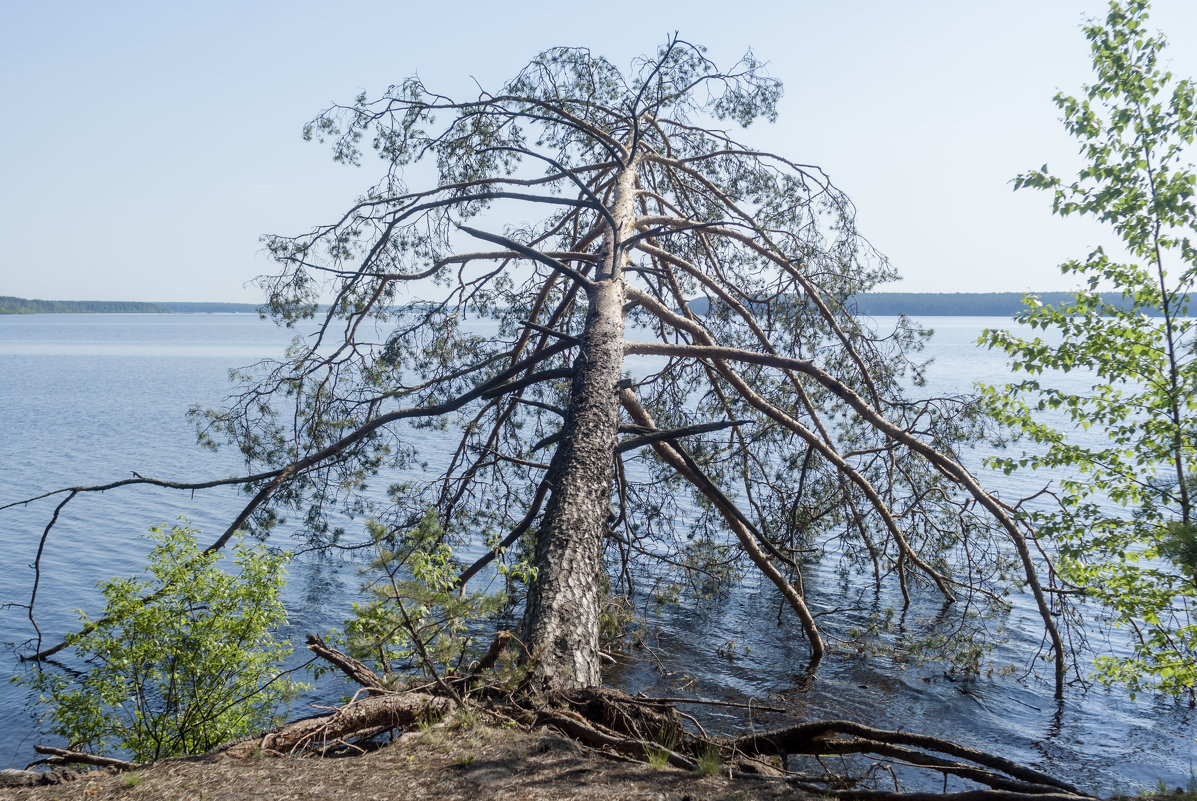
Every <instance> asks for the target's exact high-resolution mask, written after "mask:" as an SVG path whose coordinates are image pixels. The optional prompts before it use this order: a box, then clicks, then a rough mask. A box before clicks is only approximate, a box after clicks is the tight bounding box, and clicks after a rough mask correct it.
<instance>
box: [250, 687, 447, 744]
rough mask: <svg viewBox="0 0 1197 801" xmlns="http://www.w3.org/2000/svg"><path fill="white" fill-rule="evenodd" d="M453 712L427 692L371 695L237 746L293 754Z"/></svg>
mask: <svg viewBox="0 0 1197 801" xmlns="http://www.w3.org/2000/svg"><path fill="white" fill-rule="evenodd" d="M453 709H454V704H453V702H452V701H450V700H449V699H448V698H442V697H441V696H438V695H429V694H428V693H414V692H411V693H402V694H397V695H374V696H369V697H367V698H362V699H359V700H357V701H353V702H352V703H349V704H347V705H345V706H343V707H341V708H339V709H337V710H335V711H334V712H333V713H332V714H330V715H325V716H323V717H316V718H308V719H306V720H300V721H297V722H295V723H291V724H288V725H286V726H283V727H281V728H279V729H276V730H274V731H271V732H267V733H266V734H265V735H264V736H263V737H261V738H260V739H259V740H257V742H247V743H241V744H240V745H239V746H237V751H238V753H236V754H234V753H233V751H232V750H230V751H229V752H227V753H229V754H230V755H231V756H240V755H241V754H240V753H239V752H241V751H252V750H253V749H254V748H258V749H261V750H263V751H278V752H282V753H294V752H296V751H300V750H303V749H305V748H308V747H323V746H324V745H326V744H328V743H330V742H336V741H338V740H344V739H345V738H350V737H356V736H358V735H360V734H361V733H363V732H367V731H370V732H373V733H377V732H378V731H385V730H387V729H409V728H413V727H415V726H418V725H420V724H421V723H425V722H429V721H435V720H439V719H440V718H442V717H444V716H445V715H447V714H449V712H451V711H452V710H453Z"/></svg>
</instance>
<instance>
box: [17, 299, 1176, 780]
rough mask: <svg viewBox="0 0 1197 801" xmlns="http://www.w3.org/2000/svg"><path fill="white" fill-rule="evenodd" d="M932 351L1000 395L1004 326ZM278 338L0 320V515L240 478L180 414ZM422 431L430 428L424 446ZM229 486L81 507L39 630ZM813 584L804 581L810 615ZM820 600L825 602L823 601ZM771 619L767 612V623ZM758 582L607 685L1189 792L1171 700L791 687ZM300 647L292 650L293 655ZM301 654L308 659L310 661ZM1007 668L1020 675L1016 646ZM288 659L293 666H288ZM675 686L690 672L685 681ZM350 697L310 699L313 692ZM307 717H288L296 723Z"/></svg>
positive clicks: (323, 613)
mask: <svg viewBox="0 0 1197 801" xmlns="http://www.w3.org/2000/svg"><path fill="white" fill-rule="evenodd" d="M925 322H927V323H928V324H930V325H931V326H932V327H934V328H935V329H936V332H937V333H936V336H935V338H934V339H933V341H932V344H931V346H930V348H929V350H928V355H929V356H933V357H934V358H935V365H934V367H933V368H932V370H931V372H930V374H929V387H928V391H929V392H947V391H953V390H964V389H967V388H968V386H969V385H970V384H971V382H972V381H973V380H975V379H981V380H986V381H990V382H993V383H999V382H1001V381H1002V380H1004V378H1005V376H1006V372H1005V362H1004V361H1003V360H1002V358H1001V357H1000V356H997V355H995V354H989V353H986V352H985V351H980V350H978V349H977V348H976V346H975V345H974V344H973V343H974V342H975V341H976V338H977V335H978V334H979V333H980V331H981V329H982V328H985V327H1001V326H1004V325H1005V324H1006V322H1007V321H1006V320H1005V319H1003V318H936V319H930V320H926V321H925ZM290 337H291V334H290V332H286V331H279V330H278V329H276V328H274V327H273V326H272V325H270V324H269V323H264V322H262V321H260V320H258V319H257V318H256V317H254V316H252V315H231V314H220V315H161V316H160V315H35V316H0V465H2V469H3V478H4V480H3V482H2V483H0V505H2V504H5V503H10V502H12V501H15V500H19V499H23V498H27V497H30V496H33V495H36V494H38V493H40V492H44V491H46V490H48V489H54V488H58V487H63V486H73V485H79V484H88V483H106V482H109V481H112V480H114V479H118V478H122V477H126V476H129V475H130V473H131V471H136V472H138V473H140V474H142V475H153V476H156V477H162V478H170V479H179V480H195V479H198V478H215V477H222V476H226V475H230V474H234V473H238V472H240V471H241V469H242V466H241V465H240V464H239V460H238V459H237V458H236V455H235V454H229V453H224V452H221V453H210V452H208V451H204V450H201V449H199V448H197V447H196V446H195V445H194V439H195V437H194V432H193V430H192V428H191V426H190V425H189V424H188V422H187V420H186V419H185V413H186V411H187V409H188V408H189V407H190V406H192V405H193V404H200V405H216V404H218V403H219V402H220V400H221V398H222V396H223V395H224V393H225V391H226V388H227V382H226V376H227V371H228V369H229V368H230V367H238V366H244V365H247V364H250V363H252V362H254V361H256V360H258V359H261V358H266V357H271V356H275V355H277V354H279V353H281V351H282V349H283V347H285V345H286V343H287V342H288V341H289V340H290ZM424 436H427V434H425V435H424ZM987 479H988V484H989V486H991V487H993V488H994V489H996V490H998V491H999V492H1001V494H1003V495H1006V496H1007V497H1015V496H1021V495H1023V494H1026V492H1027V490H1029V489H1030V488H1032V487H1035V486H1037V485H1038V484H1039V483H1041V479H1034V478H1031V477H1030V476H1016V477H1013V478H1010V477H1005V476H990V477H987ZM241 502H242V498H241V497H240V496H239V495H238V494H237V492H236V491H235V490H227V491H208V492H206V493H204V494H202V495H197V496H196V497H195V498H191V497H189V496H186V495H180V494H178V493H169V492H165V491H163V492H157V491H146V490H143V489H137V490H135V491H127V490H126V491H116V492H111V493H106V494H104V495H85V496H81V497H79V498H77V499H76V500H75V501H73V502H72V503H71V505H70V506H69V507H68V508H67V510H66V511H65V512H64V514H63V517H62V519H61V520H60V521H59V523H58V524H57V526H56V527H55V529H54V531H53V533H52V535H51V539H50V542H49V544H48V547H47V551H46V556H45V557H44V559H43V578H42V585H41V588H40V590H39V604H38V623H39V625H40V627H41V629H42V632H43V634H44V636H45V637H46V639H47V641H57V638H58V637H60V636H61V635H62V634H63V633H65V632H67V631H70V630H71V629H72V628H73V624H75V623H76V621H77V616H76V615H75V614H73V613H72V612H71V610H72V609H77V608H86V609H89V610H94V609H96V607H97V597H98V596H97V592H96V590H95V585H96V583H97V582H99V581H102V580H104V579H107V578H109V577H111V576H115V575H132V574H134V573H138V572H140V565H141V560H142V558H143V557H144V554H145V552H146V551H147V550H148V548H147V544H146V542H145V541H144V540H143V539H142V535H143V534H144V532H145V531H146V530H147V529H148V527H149V526H150V525H152V524H154V523H160V522H171V521H173V520H175V519H176V518H178V517H179V516H186V517H187V518H188V519H189V520H190V521H191V522H192V524H193V525H195V526H196V527H198V528H200V529H202V530H204V531H206V532H213V533H215V532H219V531H222V530H223V528H224V526H225V525H226V524H227V521H228V519H229V518H230V517H231V516H232V514H233V513H235V510H236V509H238V508H239V506H240V503H241ZM54 503H55V501H53V500H42V501H38V502H36V503H33V504H30V505H29V506H28V507H18V508H15V509H8V510H5V511H3V512H0V543H2V545H0V547H2V548H3V554H4V564H5V569H4V570H3V571H0V604H4V603H24V602H25V601H27V599H28V594H29V587H30V582H31V578H32V571H31V570H29V569H28V567H27V565H28V564H29V563H30V562H32V560H33V557H34V553H35V551H36V547H37V541H38V538H39V535H40V533H41V531H42V528H43V527H44V526H45V523H46V521H47V520H48V519H49V517H50V514H51V513H52V510H53V506H54ZM820 582H822V585H825V586H826V587H827V588H828V590H829V591H830V590H832V589H834V585H835V582H834V581H833V579H832V577H831V576H822V577H820V576H819V575H818V571H815V575H814V576H812V578H811V579H810V582H809V583H810V586H811V588H812V590H811V591H812V598H813V599H814V603H815V604H816V605H817V604H818V602H819V599H818V595H819V591H820V586H821V584H820ZM357 585H358V578H357V573H356V568H355V566H354V565H352V564H347V563H344V562H340V561H336V560H331V559H322V558H319V557H316V556H312V555H308V556H304V557H301V558H299V559H297V560H295V561H294V562H293V563H292V565H291V569H290V582H289V584H288V588H287V597H286V601H287V606H288V609H289V613H290V617H291V623H290V626H289V629H288V632H287V635H288V636H289V637H291V638H292V639H293V640H294V641H296V642H302V637H303V634H304V633H306V632H309V631H322V630H325V629H327V628H329V627H331V626H335V625H339V624H340V622H341V620H342V618H343V616H344V615H345V610H346V608H347V606H348V599H349V598H350V596H351V595H352V594H353V593H354V592H355V591H356V587H357ZM826 597H827V603H829V604H830V603H834V598H833V597H832V596H831V595H830V593H829V594H828V595H827V596H826ZM762 610H765V611H762ZM775 610H776V599H775V595H774V593H773V591H772V589H771V588H770V587H765V586H761V585H759V584H758V583H757V582H756V581H754V580H751V579H750V580H748V581H747V582H746V583H745V585H744V586H743V587H742V588H741V590H740V591H739V592H737V593H735V594H734V595H733V596H732V597H731V598H729V599H727V600H726V601H722V602H720V603H719V604H717V605H713V606H712V607H711V608H708V609H704V610H702V612H701V614H694V612H693V611H692V610H682V609H673V608H670V607H666V608H665V609H664V610H663V612H662V613H661V619H660V621H659V628H658V630H657V632H656V633H655V635H654V637H655V639H654V643H655V645H656V646H658V647H659V649H660V652H661V654H662V658H663V660H664V661H665V663H666V666H667V667H668V668H669V670H670V671H675V672H673V673H671V674H665V673H662V672H661V671H659V670H655V669H650V668H648V667H637V666H635V665H633V666H631V667H625V668H620V669H617V670H616V671H615V672H614V673H613V674H612V675H611V676H610V680H611V681H612V682H613V683H616V684H619V685H622V686H624V687H626V688H628V689H644V690H646V691H648V692H654V693H658V694H662V695H676V694H678V693H679V690H678V688H679V686H680V685H683V684H686V683H688V682H691V681H692V682H693V684H692V685H690V689H689V692H692V693H694V694H696V695H698V696H701V697H707V698H724V699H738V700H747V699H748V698H757V699H760V700H762V701H763V702H765V703H768V704H772V705H775V706H782V707H785V708H786V709H788V710H790V712H789V714H788V715H787V716H785V717H783V718H780V719H777V718H774V719H763V718H758V719H757V720H756V721H755V724H756V725H780V724H784V723H785V722H787V721H789V720H791V719H812V718H850V719H855V720H860V721H862V722H866V723H872V724H876V725H881V726H890V727H902V728H905V729H907V730H910V731H920V732H926V733H930V734H941V735H946V736H950V737H953V738H955V739H958V740H960V741H963V742H966V743H968V744H971V745H974V746H976V747H979V748H982V749H985V750H989V751H993V752H996V753H1000V754H1002V755H1004V756H1007V757H1010V758H1013V759H1016V760H1019V761H1022V762H1026V763H1029V764H1032V765H1035V766H1038V767H1040V768H1045V769H1048V770H1050V771H1052V772H1055V773H1057V774H1058V775H1061V776H1063V777H1066V778H1069V779H1071V780H1072V781H1073V782H1075V783H1077V784H1078V785H1080V786H1081V787H1082V788H1089V789H1096V788H1101V789H1103V790H1105V791H1109V790H1113V789H1130V788H1133V787H1145V786H1153V785H1154V784H1155V783H1156V781H1157V780H1159V779H1163V780H1164V781H1166V782H1168V783H1169V784H1172V785H1176V784H1182V785H1183V784H1186V783H1187V782H1188V781H1189V780H1190V776H1191V771H1192V770H1193V769H1194V759H1195V757H1194V750H1193V748H1194V738H1197V716H1195V715H1194V714H1193V713H1192V712H1191V711H1189V710H1188V709H1186V708H1184V707H1182V706H1180V705H1178V704H1176V703H1175V702H1173V701H1172V700H1170V699H1161V698H1151V697H1146V698H1145V697H1140V698H1139V700H1138V701H1137V702H1131V701H1130V700H1129V699H1128V698H1126V696H1125V695H1124V694H1123V693H1121V692H1118V691H1108V690H1093V691H1091V692H1089V693H1087V694H1082V693H1079V692H1078V693H1074V694H1073V695H1071V696H1070V697H1069V698H1068V699H1067V700H1066V701H1065V702H1064V703H1063V704H1057V703H1056V702H1055V701H1054V700H1053V699H1052V698H1051V687H1050V684H1049V682H1048V681H1047V679H1046V678H1043V679H1036V678H1034V677H1032V678H1030V679H1026V680H1023V681H1019V680H1015V679H1013V678H1002V677H995V678H980V679H976V680H972V681H968V682H960V681H952V680H949V679H948V678H947V677H945V676H944V674H943V671H942V669H938V668H935V667H933V666H923V667H907V668H904V669H903V668H898V667H895V666H894V665H892V664H885V663H884V662H876V661H875V662H866V661H863V660H854V659H850V658H844V657H835V656H833V657H831V658H829V659H827V660H825V661H824V664H823V665H822V666H821V667H820V670H819V673H818V675H817V677H816V678H815V680H814V681H813V682H806V681H803V680H802V679H801V677H800V676H799V675H798V674H799V673H800V671H801V668H802V666H804V665H805V663H806V660H807V652H806V647H805V642H804V640H803V639H802V638H801V635H800V634H799V629H798V627H797V624H796V622H795V621H793V620H791V619H789V618H788V617H787V618H785V625H784V626H781V627H779V626H777V625H776V615H775ZM1027 610H1028V605H1027V604H1026V603H1022V604H1021V606H1020V605H1019V604H1017V603H1016V608H1015V611H1014V612H1013V613H1012V615H1011V620H1010V621H1009V623H1010V627H1011V628H1012V629H1014V630H1015V631H1016V638H1017V631H1018V630H1019V629H1020V628H1025V630H1026V631H1029V632H1033V631H1035V621H1034V619H1033V617H1032V616H1030V615H1029V614H1028V612H1027ZM32 633H33V630H32V628H31V626H30V624H29V621H28V620H27V619H26V616H25V610H23V609H19V608H15V607H9V608H6V609H0V643H3V644H5V645H6V649H5V650H4V651H3V652H2V653H3V656H2V657H0V767H5V766H10V765H11V766H17V767H21V766H23V765H24V764H25V763H27V762H29V761H31V759H32V758H33V756H34V755H33V752H32V745H33V743H34V742H35V741H38V740H39V739H40V737H39V734H38V732H37V727H36V724H35V721H34V720H33V718H32V717H31V705H30V699H29V698H28V697H27V695H26V693H25V692H24V691H23V690H22V689H21V688H19V687H16V686H15V685H12V684H9V683H7V679H8V678H9V677H10V676H11V675H13V673H14V672H15V671H18V670H20V669H21V668H20V667H19V666H18V665H17V663H16V660H15V658H14V651H13V649H12V647H11V645H12V644H14V643H16V644H19V643H21V642H24V641H25V640H26V639H27V638H29V637H30V636H31V635H32ZM729 640H731V641H735V642H737V643H746V642H747V643H751V644H752V648H753V650H752V652H751V653H748V654H744V653H743V652H742V651H741V652H740V653H738V654H737V655H736V656H735V657H734V658H732V659H729V658H727V657H726V656H722V655H720V654H719V653H716V649H717V648H718V647H719V646H720V645H721V644H723V643H725V642H727V641H729ZM301 651H302V649H301ZM303 653H305V654H306V652H303ZM1003 656H1006V657H1008V659H1009V661H1011V662H1018V663H1019V664H1022V662H1023V659H1022V657H1021V656H1019V655H1018V654H1017V653H1016V652H1015V651H1013V650H1012V651H1010V652H1009V653H1008V654H1003V653H1002V652H999V653H998V657H999V661H1000V659H1001V657H1003ZM294 661H295V663H296V664H298V662H300V661H302V659H301V654H297V655H296V656H295V657H294ZM683 674H685V675H683ZM342 687H343V685H340V684H332V685H329V686H326V687H325V688H322V692H323V696H322V697H323V698H324V700H328V699H329V698H331V697H335V696H336V695H337V694H339V693H340V692H341V688H342ZM301 711H302V710H301V709H300V708H298V707H297V708H296V709H295V710H293V712H294V713H295V714H299V713H300V712H301ZM692 711H695V712H696V713H697V714H698V715H699V717H700V718H701V719H703V720H704V721H711V722H712V725H713V727H714V728H716V729H719V728H723V729H726V730H731V729H737V728H742V727H743V726H745V725H746V724H747V722H746V720H745V719H744V717H743V716H741V715H740V714H736V715H732V714H727V713H722V712H720V711H719V708H717V707H702V708H701V709H695V710H692Z"/></svg>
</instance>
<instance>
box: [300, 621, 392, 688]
mask: <svg viewBox="0 0 1197 801" xmlns="http://www.w3.org/2000/svg"><path fill="white" fill-rule="evenodd" d="M307 643H308V645H307V648H308V650H309V651H311V652H312V653H314V654H315V655H316V656H318V657H320V658H321V659H323V660H324V661H326V662H331V663H332V664H334V665H336V666H337V667H338V668H340V669H341V672H342V673H344V674H345V675H346V676H348V677H349V678H350V679H352V680H353V681H356V682H357V683H358V684H360V685H361V686H362V687H363V688H365V690H366V692H368V693H369V694H370V695H380V694H382V693H383V692H384V690H383V689H382V678H381V677H380V676H379V675H378V674H377V673H375V672H374V671H373V670H370V668H368V667H366V666H365V665H363V664H362V663H361V662H359V661H357V660H356V659H354V658H353V657H351V656H349V655H348V654H344V653H341V652H340V651H338V650H337V649H336V648H331V647H329V646H328V645H326V644H325V642H324V640H322V639H320V637H319V636H318V635H315V634H309V635H308V637H307Z"/></svg>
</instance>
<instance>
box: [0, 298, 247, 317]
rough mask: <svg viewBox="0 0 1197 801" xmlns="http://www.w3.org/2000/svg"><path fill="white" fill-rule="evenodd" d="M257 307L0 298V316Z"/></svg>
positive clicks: (206, 311)
mask: <svg viewBox="0 0 1197 801" xmlns="http://www.w3.org/2000/svg"><path fill="white" fill-rule="evenodd" d="M258 308H259V306H258V304H256V303H173V302H172V303H142V302H138V301H125V300H28V299H26V298H14V297H9V296H4V295H0V314H213V313H226V314H227V313H230V312H234V313H247V314H257V313H258Z"/></svg>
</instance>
